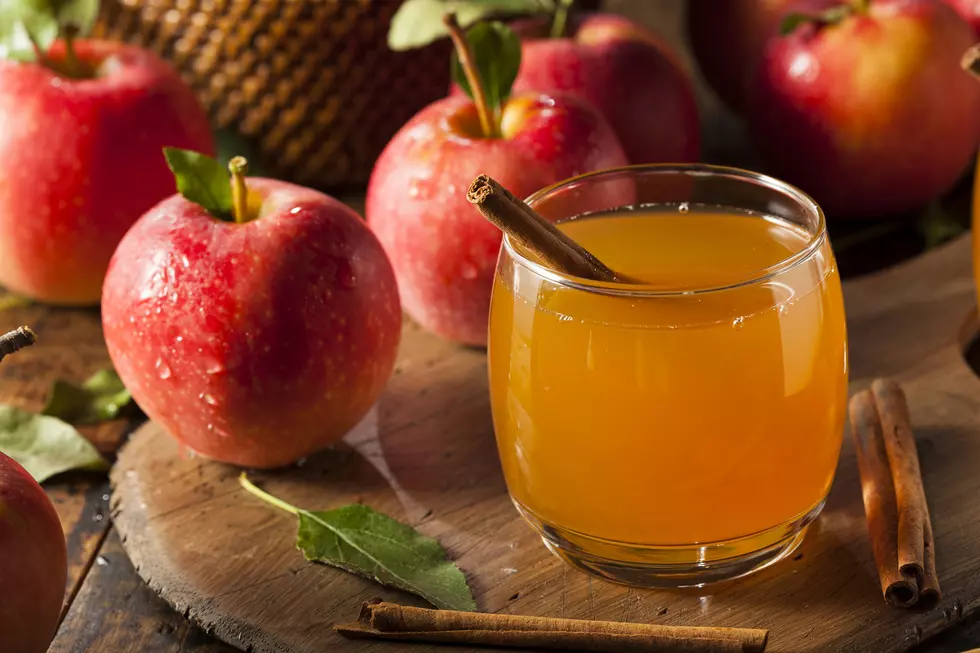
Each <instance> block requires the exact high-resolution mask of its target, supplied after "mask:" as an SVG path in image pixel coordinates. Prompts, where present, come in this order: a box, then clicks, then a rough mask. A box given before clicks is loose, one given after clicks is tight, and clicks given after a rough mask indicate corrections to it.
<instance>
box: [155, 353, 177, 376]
mask: <svg viewBox="0 0 980 653" xmlns="http://www.w3.org/2000/svg"><path fill="white" fill-rule="evenodd" d="M155 367H156V369H157V376H159V377H160V378H161V379H163V380H164V381H166V380H167V379H169V378H170V377H171V376H173V372H172V371H171V370H170V366H169V365H167V362H166V361H165V360H163V359H162V358H158V359H157V362H156V366H155Z"/></svg>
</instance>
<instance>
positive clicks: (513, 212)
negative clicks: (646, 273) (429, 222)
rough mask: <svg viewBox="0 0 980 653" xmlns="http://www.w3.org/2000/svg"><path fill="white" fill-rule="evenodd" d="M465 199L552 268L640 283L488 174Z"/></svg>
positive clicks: (609, 279) (576, 273)
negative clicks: (569, 234)
mask: <svg viewBox="0 0 980 653" xmlns="http://www.w3.org/2000/svg"><path fill="white" fill-rule="evenodd" d="M466 199H467V200H469V202H470V204H473V205H474V206H476V208H477V209H479V211H480V213H482V214H483V217H485V218H486V219H487V220H489V221H490V222H492V223H493V224H494V225H495V226H496V227H497V228H498V229H500V230H501V231H503V232H504V233H505V234H507V235H508V236H510V237H511V239H513V240H514V241H515V242H516V243H517V244H518V245H520V246H522V247H525V248H527V249H529V250H531V251H532V252H534V253H535V254H536V255H538V257H540V258H541V260H543V261H544V262H545V263H546V264H548V265H550V266H551V267H553V268H555V269H557V270H559V271H560V272H564V273H566V274H570V275H573V276H576V277H582V278H585V279H592V280H594V281H619V282H623V283H641V282H637V281H633V280H631V279H628V278H626V277H624V276H622V275H617V274H616V273H615V272H613V271H612V270H610V269H609V268H608V267H606V265H605V264H603V263H602V261H600V260H599V259H597V258H596V257H595V256H593V255H592V254H591V253H590V252H589V251H588V250H586V249H585V248H584V247H582V246H581V245H579V244H578V243H576V242H575V241H574V240H572V239H571V238H569V237H568V236H567V235H566V234H565V233H564V232H563V231H561V230H560V229H558V228H557V227H555V225H553V224H551V223H550V222H548V221H547V220H545V219H544V218H543V217H542V216H541V215H539V214H538V213H537V212H535V210H534V209H532V208H531V207H530V206H528V205H527V204H526V203H525V202H524V201H523V200H521V199H518V198H517V197H515V196H514V195H513V194H512V193H511V192H510V191H509V190H507V189H506V188H504V187H503V186H501V185H500V184H499V183H497V182H496V181H495V180H493V179H491V178H490V177H488V176H487V175H480V176H479V177H477V178H476V179H474V180H473V183H472V184H470V187H469V190H467V191H466Z"/></svg>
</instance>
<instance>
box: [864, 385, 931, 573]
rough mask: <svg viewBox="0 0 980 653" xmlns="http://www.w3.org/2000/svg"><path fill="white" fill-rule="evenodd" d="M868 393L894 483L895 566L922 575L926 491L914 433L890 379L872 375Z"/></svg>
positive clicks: (903, 570)
mask: <svg viewBox="0 0 980 653" xmlns="http://www.w3.org/2000/svg"><path fill="white" fill-rule="evenodd" d="M871 394H872V395H873V396H874V401H875V405H876V406H877V407H878V417H879V419H880V420H881V432H882V436H883V438H884V441H885V453H887V454H888V466H889V467H890V468H891V471H892V484H893V485H894V486H895V503H896V507H897V508H898V569H899V571H901V572H902V573H903V574H909V575H912V576H915V577H916V578H917V579H920V578H922V576H923V573H924V572H925V557H926V554H925V520H926V494H925V490H923V488H922V472H921V471H920V470H919V455H918V453H917V451H916V448H915V437H914V436H913V435H912V427H911V426H910V425H909V422H910V421H911V420H910V419H909V407H908V404H907V403H906V401H905V395H904V394H903V393H902V389H901V388H900V387H898V384H897V383H895V382H894V381H889V380H887V379H876V380H875V381H874V382H873V383H872V384H871Z"/></svg>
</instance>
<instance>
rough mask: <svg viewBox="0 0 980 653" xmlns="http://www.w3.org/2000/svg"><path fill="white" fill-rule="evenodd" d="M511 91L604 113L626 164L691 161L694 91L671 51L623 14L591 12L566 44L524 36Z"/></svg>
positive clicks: (696, 138) (696, 127)
mask: <svg viewBox="0 0 980 653" xmlns="http://www.w3.org/2000/svg"><path fill="white" fill-rule="evenodd" d="M521 61H522V62H521V68H520V73H519V74H518V76H517V80H516V81H515V82H514V90H515V92H520V91H539V92H542V93H550V94H555V93H569V94H571V95H574V96H576V97H578V98H580V99H582V100H585V101H587V102H589V103H591V104H592V105H593V106H595V107H596V108H598V109H599V111H601V112H602V114H603V116H605V118H606V119H607V120H608V121H609V124H610V125H612V128H613V130H614V131H615V132H616V135H617V136H618V137H619V140H620V143H622V145H623V149H624V151H625V152H626V155H627V157H628V158H629V160H630V162H631V163H661V162H689V161H696V160H697V158H698V155H699V152H700V148H701V132H700V122H699V118H698V108H697V103H696V101H695V98H694V89H693V87H692V85H691V82H690V80H689V79H688V77H687V74H686V73H685V72H684V69H683V67H682V66H681V64H680V62H679V60H678V59H677V57H676V56H675V55H674V53H673V52H671V50H670V47H669V46H668V45H667V44H666V43H665V42H663V41H662V40H661V39H660V38H658V37H657V36H656V35H655V34H653V33H652V32H650V31H649V30H647V29H645V28H644V27H642V26H641V25H638V24H636V23H634V22H632V21H630V20H627V19H626V18H623V17H621V16H615V15H612V14H593V15H589V16H587V17H585V18H584V19H583V20H581V21H580V22H579V23H578V25H577V29H574V31H573V33H572V36H570V37H568V38H524V39H523V46H522V57H521Z"/></svg>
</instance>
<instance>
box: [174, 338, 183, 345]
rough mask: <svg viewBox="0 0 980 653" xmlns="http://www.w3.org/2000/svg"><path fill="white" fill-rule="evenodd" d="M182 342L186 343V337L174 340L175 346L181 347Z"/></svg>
mask: <svg viewBox="0 0 980 653" xmlns="http://www.w3.org/2000/svg"><path fill="white" fill-rule="evenodd" d="M182 342H184V336H177V337H176V338H174V344H175V345H179V344H180V343H182Z"/></svg>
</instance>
